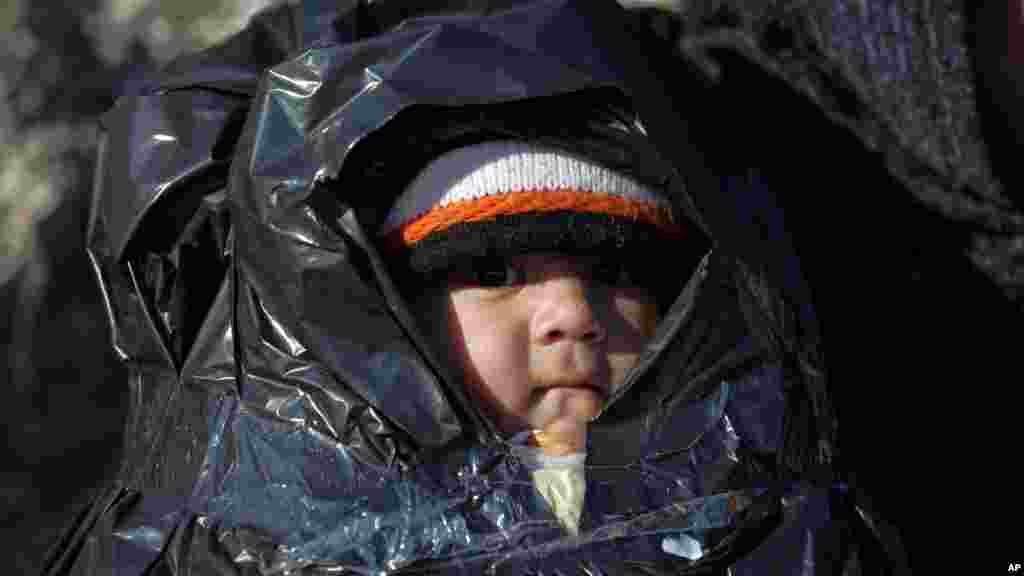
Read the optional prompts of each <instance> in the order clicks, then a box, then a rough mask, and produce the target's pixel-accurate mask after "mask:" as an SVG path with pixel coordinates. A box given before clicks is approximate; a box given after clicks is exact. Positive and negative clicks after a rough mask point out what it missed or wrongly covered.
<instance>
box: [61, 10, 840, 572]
mask: <svg viewBox="0 0 1024 576" xmlns="http://www.w3.org/2000/svg"><path fill="white" fill-rule="evenodd" d="M509 4H517V3H509ZM329 5H330V6H329ZM464 8H465V10H463V11H461V12H460V13H448V14H443V13H440V11H439V13H438V14H434V15H429V16H423V17H421V18H418V19H412V20H406V19H404V18H403V17H399V16H404V15H403V14H399V15H396V14H394V13H392V12H391V11H396V12H401V11H400V10H398V9H397V8H395V6H393V5H389V4H388V3H383V4H381V3H338V6H334V5H333V4H332V3H328V2H307V3H306V4H304V5H303V6H302V7H284V8H281V9H279V10H278V11H277V12H274V13H271V14H268V15H264V16H263V17H261V18H258V19H257V20H255V21H254V22H253V24H252V25H251V26H250V28H249V30H248V31H247V34H248V35H249V36H247V37H246V36H243V39H239V40H236V41H234V43H233V44H230V45H229V46H228V48H224V49H222V51H221V52H217V51H216V50H215V51H211V52H209V53H206V54H203V55H200V56H197V57H195V59H194V60H193V61H188V60H186V61H184V62H180V63H178V64H176V65H175V67H173V68H172V69H171V70H170V71H169V72H168V74H167V77H166V78H165V80H164V83H163V84H162V85H161V84H157V85H156V86H154V87H153V88H152V89H151V90H150V91H148V92H147V93H145V94H141V95H138V96H135V97H127V98H124V99H122V100H121V101H120V102H119V103H118V105H117V107H116V108H115V109H114V110H112V111H111V112H110V113H109V114H108V115H107V116H106V117H105V119H104V126H105V129H106V131H107V134H108V136H107V140H106V144H105V146H104V149H103V150H102V151H101V160H102V163H101V168H100V171H99V177H98V181H97V188H96V198H95V209H94V212H93V221H92V223H91V227H90V236H89V246H90V256H91V258H92V259H93V263H94V267H95V270H96V274H97V276H98V278H99V281H100V285H101V288H102V290H103V293H104V296H105V299H106V302H107V305H108V309H109V312H110V319H111V327H112V330H113V333H114V341H115V345H116V347H117V350H118V352H119V353H120V355H121V356H122V358H123V359H124V360H125V362H126V363H128V364H129V365H130V366H131V367H132V369H133V374H134V375H133V378H132V380H131V382H130V386H131V389H132V393H133V404H134V412H133V414H132V415H131V418H130V421H129V427H128V429H127V431H126V458H125V462H124V465H123V467H122V471H121V474H120V475H119V479H118V484H117V485H116V486H114V487H112V488H111V490H110V491H108V493H107V494H106V496H105V498H100V499H98V500H97V503H96V504H95V505H94V508H93V509H92V510H91V511H90V512H89V513H88V514H87V515H86V516H85V517H83V519H82V521H81V523H80V524H79V527H78V528H77V530H78V534H79V537H78V539H77V540H76V541H77V544H76V545H74V546H72V547H69V548H68V549H67V550H66V551H65V552H64V554H63V555H60V556H58V558H57V560H55V561H54V562H53V563H52V564H51V567H52V571H53V572H54V573H62V572H65V571H68V572H72V573H96V574H99V573H109V572H110V571H113V573H118V574H140V573H162V574H174V575H185V574H207V573H209V574H236V573H259V574H264V575H269V574H281V575H284V574H297V573H310V574H321V573H322V574H336V573H338V574H340V573H355V574H380V573H390V572H394V573H465V574H589V575H597V574H634V573H643V574H679V573H687V572H688V571H692V572H693V573H704V572H702V571H705V570H717V571H722V570H724V569H725V567H727V566H732V570H733V573H734V574H746V573H751V572H756V571H757V570H759V569H761V568H763V567H764V566H766V565H771V566H775V565H776V563H777V562H780V561H785V562H789V563H790V564H788V565H789V566H792V567H793V570H796V572H792V573H801V574H803V573H807V574H810V573H812V572H805V571H803V568H800V566H805V565H806V562H805V561H804V560H805V559H804V554H805V553H813V539H811V538H812V537H811V536H810V535H813V534H814V533H815V530H819V529H821V528H822V527H823V526H824V525H825V524H827V523H828V522H829V521H830V519H831V518H832V517H833V516H835V517H842V518H852V517H853V516H852V514H853V512H852V510H847V509H845V508H843V509H838V510H832V509H831V508H830V506H831V504H830V503H831V502H834V501H835V497H834V496H833V492H835V491H836V490H838V488H836V487H835V486H833V485H832V484H831V483H830V476H829V475H828V473H827V470H828V467H829V465H830V460H829V455H830V454H831V449H832V442H833V439H832V437H831V434H832V432H831V426H832V423H831V420H830V415H829V414H830V413H829V408H828V395H827V391H826V389H825V387H824V384H823V382H822V380H821V378H822V376H821V374H822V372H821V370H820V366H819V365H818V363H820V358H819V356H818V355H817V352H816V348H815V346H816V345H817V343H816V342H814V340H813V339H814V338H815V335H816V331H815V328H814V326H813V325H812V324H811V323H812V322H813V311H811V312H808V311H807V309H806V308H801V309H800V310H799V312H798V311H795V310H794V309H792V308H791V307H789V305H788V304H787V303H786V301H785V300H784V299H782V298H781V297H780V296H779V291H778V289H773V288H770V287H769V285H768V284H767V283H766V282H765V279H764V278H760V277H759V275H758V274H757V273H756V272H755V271H753V269H752V268H750V267H747V266H745V265H744V264H741V263H740V262H739V261H738V260H737V257H736V255H734V254H729V252H728V251H724V252H723V251H718V250H716V251H713V252H711V253H709V254H708V255H707V256H706V257H705V258H704V260H703V261H702V262H701V264H700V265H699V266H698V267H697V268H696V269H695V270H694V271H693V272H692V274H690V273H687V274H686V276H687V277H688V278H689V280H688V281H687V282H686V283H685V286H683V287H682V289H681V291H680V293H679V296H678V297H677V298H676V300H675V304H674V305H673V306H672V308H671V309H670V310H669V311H668V313H667V315H666V316H665V318H664V319H663V322H662V325H661V327H660V328H659V331H658V333H657V335H656V336H655V338H654V339H653V341H652V342H651V345H650V347H649V349H648V351H647V353H646V354H645V356H644V357H643V358H642V360H641V362H640V364H639V365H638V366H637V368H636V369H635V370H634V372H633V374H632V375H631V376H630V378H629V379H628V380H627V383H626V385H625V386H623V387H622V389H621V390H619V392H618V393H617V394H616V395H615V396H614V397H613V398H612V399H611V401H610V403H609V405H608V406H607V408H606V410H605V412H604V413H603V414H602V415H601V417H600V418H599V419H598V420H597V421H595V422H594V424H593V428H592V430H591V433H590V440H589V442H590V445H589V446H588V448H587V453H588V460H587V464H586V473H585V476H586V482H587V485H586V501H585V505H584V510H583V515H582V519H581V523H580V531H579V534H578V535H574V534H571V533H568V532H567V531H566V530H565V529H564V528H563V527H562V526H561V525H560V524H559V522H558V520H557V519H556V517H555V516H554V514H553V513H552V512H551V510H549V509H548V507H547V505H546V503H545V501H544V500H543V498H541V497H540V495H539V494H538V493H537V492H536V490H535V489H534V486H533V484H532V482H531V481H530V477H529V471H528V470H527V468H526V467H524V466H523V465H522V463H521V462H520V461H518V459H517V458H516V457H515V456H514V451H513V450H512V449H511V447H510V445H509V444H508V442H507V441H506V440H505V439H502V438H500V437H499V436H498V435H497V434H495V433H494V431H493V429H492V428H491V426H490V424H489V423H488V422H487V421H486V418H484V417H483V416H481V414H480V413H479V411H478V410H477V408H476V407H474V406H472V405H470V404H469V403H468V402H467V401H466V399H465V397H464V395H463V393H462V392H461V388H460V386H459V384H458V381H457V380H456V379H455V378H454V377H453V375H452V373H451V371H450V369H449V368H448V367H447V366H444V365H442V364H441V363H440V362H439V361H438V360H437V359H436V358H435V357H434V356H433V355H432V353H431V352H430V348H429V346H428V344H427V343H426V342H425V340H424V337H423V335H422V333H421V332H422V331H421V330H420V329H419V327H418V326H417V323H416V321H415V320H414V315H413V314H412V313H411V311H410V310H409V304H408V302H407V301H406V300H405V299H404V298H403V294H405V293H407V291H408V290H409V287H408V286H397V285H396V284H395V282H396V279H395V278H392V277H391V275H389V273H388V265H387V263H386V262H384V261H383V260H382V259H381V256H380V254H379V253H378V251H377V250H376V248H375V247H374V243H373V240H372V238H373V230H374V229H375V225H376V222H374V221H373V214H375V212H374V207H377V206H379V205H380V204H382V203H383V204H386V202H387V200H388V195H389V194H391V195H393V194H395V193H397V190H388V189H379V188H376V187H369V186H365V185H363V186H361V185H360V184H365V181H362V180H359V179H358V178H349V177H347V176H346V174H348V173H349V172H347V170H349V168H350V166H349V164H347V162H349V161H350V160H351V159H352V158H357V159H359V160H360V162H362V161H363V160H365V156H358V155H357V153H356V152H355V151H356V150H358V149H359V146H360V144H361V143H362V142H364V141H366V140H368V139H369V138H371V137H373V135H374V134H379V133H381V131H382V130H385V129H386V128H387V127H388V126H391V125H400V124H397V123H399V122H402V121H403V120H402V119H403V118H406V117H408V115H409V114H410V112H409V111H410V110H413V109H417V107H418V109H420V110H422V109H423V107H432V108H430V109H431V110H434V111H435V112H436V113H438V114H444V113H445V112H444V111H445V110H449V111H451V110H458V109H468V108H467V107H473V106H484V107H487V106H496V107H501V106H506V105H508V104H509V103H511V102H516V101H521V100H524V99H544V98H554V97H558V96H565V95H571V94H574V93H580V92H581V91H583V92H586V91H591V90H598V89H603V90H612V91H615V92H616V93H617V94H620V95H621V96H623V97H627V98H628V99H629V100H630V101H631V102H632V106H633V108H634V109H635V110H637V111H638V112H639V114H638V117H637V118H636V122H635V124H634V125H633V126H632V127H628V128H624V129H623V131H624V132H628V133H631V134H641V135H644V136H645V138H649V139H650V141H651V142H652V145H653V146H654V147H655V149H657V150H658V151H660V157H661V158H662V159H663V160H664V163H665V164H666V165H668V166H670V167H671V168H670V169H668V170H667V171H665V172H664V173H663V175H665V177H666V182H667V186H668V188H669V191H670V194H673V195H674V196H673V200H674V202H675V203H676V204H677V207H678V209H679V210H680V211H681V212H682V213H684V214H686V215H687V216H688V217H689V218H690V220H691V221H692V230H693V235H692V239H693V242H694V243H696V244H698V245H701V246H704V247H705V248H706V247H707V246H708V245H704V244H701V243H703V242H705V241H706V237H707V236H708V235H710V236H711V237H716V229H715V226H714V225H709V224H706V223H705V221H704V214H702V213H701V211H700V210H698V209H697V208H696V207H695V204H694V202H693V199H692V198H691V195H690V193H689V192H690V191H695V190H699V189H700V187H702V186H703V187H705V188H706V187H707V186H709V185H711V184H709V183H715V185H716V186H717V182H718V181H717V180H715V179H714V178H713V177H712V176H711V174H709V173H702V168H701V166H702V163H701V161H700V157H701V156H700V152H699V151H698V148H699V147H698V146H696V145H695V144H694V143H693V142H690V140H689V139H687V138H685V137H683V138H681V137H680V135H681V134H682V135H685V134H687V130H688V127H687V124H686V122H685V121H684V120H683V119H681V118H680V116H679V115H677V114H675V113H674V112H673V110H674V109H673V107H672V101H671V100H670V99H669V97H668V96H667V95H666V94H665V93H664V91H663V90H661V89H660V88H659V79H658V76H657V72H656V70H655V68H654V65H653V64H651V63H650V62H648V61H647V60H644V59H643V57H642V56H638V54H641V53H642V51H638V52H634V51H628V50H618V49H617V47H619V46H622V45H623V43H630V42H633V43H636V45H637V46H640V47H643V46H646V44H644V43H643V42H641V41H640V40H637V37H636V36H635V33H636V32H637V30H636V29H634V28H630V27H629V26H627V27H626V28H623V27H622V26H621V24H622V22H623V21H625V20H626V13H625V11H624V10H622V9H621V8H620V7H619V6H618V5H616V4H614V3H612V2H596V1H595V2H571V1H565V0H558V1H544V2H534V3H521V4H517V5H515V6H512V7H510V8H507V9H496V10H491V11H488V10H482V9H481V8H480V7H474V6H467V7H464ZM400 22H403V23H401V24H399V23H400ZM631 33H632V34H634V36H631ZM244 38H249V40H244ZM259 38H273V39H275V43H270V44H269V45H268V46H269V47H266V46H265V47H264V50H265V51H264V52H261V53H260V54H259V55H257V54H256V52H255V49H254V48H253V46H256V45H257V44H259V42H258V39H259ZM247 47H248V48H247ZM285 47H287V48H285ZM278 48H279V49H280V54H278V56H280V59H279V61H273V60H274V59H275V55H274V50H276V49H278ZM246 50H251V52H248V54H250V55H251V56H252V58H251V59H250V60H245V59H244V58H241V59H239V57H238V55H239V54H243V55H245V54H247V52H246ZM268 51H269V53H268ZM284 54H287V56H284ZM261 58H263V59H266V60H269V62H266V70H265V72H264V73H262V75H261V76H259V81H258V84H255V81H256V79H255V76H254V75H253V74H252V73H251V70H252V67H253V66H255V65H256V63H258V62H260V61H261V60H260V59H261ZM690 64H691V66H690V67H688V68H686V70H687V74H690V75H692V76H693V79H692V84H693V87H694V90H696V89H697V87H699V86H701V85H702V83H704V82H708V81H709V78H707V77H701V74H700V73H699V72H698V71H697V70H698V69H699V67H698V66H696V65H693V63H690ZM652 70H654V71H653V72H652ZM463 121H465V120H464V119H463ZM470 123H471V122H470ZM446 137H447V136H446ZM567 140H568V141H572V140H573V137H572V135H570V136H569V137H568V139H567ZM375 150H377V151H378V152H379V150H380V149H379V148H376V149H375ZM407 153H410V152H409V151H408V150H404V151H403V150H400V149H399V150H396V151H395V155H396V156H395V158H392V159H390V161H391V163H392V165H396V164H397V165H402V164H403V162H405V160H404V159H403V157H402V155H403V154H407ZM351 161H352V162H355V160H351ZM609 161H610V162H612V161H614V159H613V158H609ZM408 162H409V163H411V162H412V161H408ZM651 170H652V171H654V172H657V170H658V167H657V166H655V167H653V168H651ZM705 193H708V192H707V191H705ZM698 195H699V194H698ZM378 212H379V210H378ZM711 221H712V222H714V219H712V220H711ZM726 245H728V244H726ZM683 252H685V250H676V248H675V247H667V251H666V254H668V255H670V256H668V260H667V261H666V266H672V265H673V264H674V265H675V266H679V267H683V266H686V267H689V266H691V265H692V262H690V261H686V260H683V259H682V258H681V257H680V256H679V254H681V253H683ZM672 254H676V258H677V260H675V261H674V262H673V261H672V260H671V258H672V256H671V255H672ZM796 334H800V337H802V338H804V340H800V338H798V337H797V336H796ZM815 423H817V425H818V426H817V428H816V427H815ZM815 431H816V432H815ZM823 471H825V472H823ZM800 474H806V477H807V478H812V477H813V481H811V480H806V479H801V477H800ZM844 514H847V515H848V516H843V515H844ZM843 521H846V520H843ZM775 534H781V536H769V535H775ZM787 534H788V536H787ZM794 538H795V540H794ZM762 544H763V545H762ZM776 548H778V551H777V552H773V550H775V549H776ZM755 549H757V550H758V552H757V554H760V556H758V555H757V554H755V555H752V556H751V555H749V554H750V553H751V552H752V551H754V550H755ZM780 558H781V559H782V560H780ZM841 561H842V562H844V563H845V564H846V568H847V569H848V571H850V572H851V573H852V571H853V570H855V569H856V559H851V558H850V557H849V555H848V556H847V557H846V558H845V559H841ZM812 565H813V563H812ZM851 567H852V568H851ZM813 573H818V572H813Z"/></svg>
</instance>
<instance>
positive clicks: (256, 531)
mask: <svg viewBox="0 0 1024 576" xmlns="http://www.w3.org/2000/svg"><path fill="white" fill-rule="evenodd" d="M778 384H779V381H778V378H777V370H768V371H765V372H763V373H762V374H761V375H760V376H758V377H754V378H753V379H752V380H750V381H747V382H744V383H742V385H743V387H744V389H745V392H743V394H746V396H748V397H747V398H744V397H742V396H739V395H737V393H736V392H735V390H736V389H737V386H736V384H731V383H728V382H724V383H723V384H722V385H721V386H720V388H719V390H718V392H717V393H716V394H714V395H713V396H712V397H710V398H708V399H707V400H706V401H704V402H702V403H698V404H695V405H693V406H691V407H690V408H689V409H688V410H687V411H685V413H684V414H682V415H680V416H679V417H677V418H676V419H674V420H675V421H674V427H673V429H672V432H673V435H676V434H679V435H686V436H694V435H696V441H695V446H694V449H693V450H692V452H691V455H690V458H688V459H686V460H684V461H683V463H682V464H681V465H680V466H679V467H678V468H673V467H670V466H663V465H659V464H657V463H655V462H652V461H645V462H639V463H637V466H636V467H637V468H638V469H640V470H642V472H641V473H638V474H636V478H635V482H636V483H635V484H634V489H636V490H646V491H647V492H648V494H649V498H650V501H651V503H652V504H653V506H652V508H651V509H650V510H648V511H645V512H642V513H637V514H634V515H614V516H607V517H599V516H596V514H597V513H596V512H595V510H596V509H598V508H599V506H596V505H595V501H596V502H600V500H601V490H602V488H601V486H599V485H594V486H591V487H590V488H589V489H588V505H587V507H588V511H587V514H590V517H588V519H587V520H586V521H585V524H584V526H585V527H588V526H589V528H590V529H589V530H585V531H584V532H583V533H582V534H581V535H580V536H578V537H569V536H566V535H565V533H564V531H563V530H562V528H561V527H560V526H559V525H558V523H557V521H556V520H555V519H554V517H553V516H552V514H551V513H550V512H549V511H547V510H546V509H545V508H544V504H543V502H542V501H541V499H540V498H539V496H538V495H537V494H536V493H535V492H534V489H533V486H532V484H531V483H530V481H529V479H528V477H527V476H525V475H524V474H523V473H522V466H520V465H519V464H518V463H517V462H515V461H514V459H509V458H507V455H506V454H503V453H501V452H495V451H493V450H488V449H486V448H484V447H481V446H476V447H474V448H471V449H468V450H467V451H465V452H463V453H462V454H461V455H460V458H459V459H460V460H461V462H460V463H459V464H458V465H457V466H456V467H455V468H450V467H449V466H451V465H452V464H453V463H454V462H453V461H452V460H451V459H449V460H448V461H447V465H446V466H444V467H442V468H440V469H438V468H437V467H436V466H435V465H433V464H428V465H426V466H424V467H423V469H421V470H419V471H418V472H417V473H416V474H414V475H412V476H409V475H401V474H398V473H396V472H395V471H394V470H391V469H386V468H381V467H375V466H371V465H367V464H366V463H361V462H359V461H358V460H357V459H356V458H354V457H353V455H352V454H351V453H349V451H348V450H346V449H345V448H344V447H343V446H340V445H338V444H336V443H334V442H330V441H328V440H326V439H325V438H323V437H322V436H321V435H319V434H318V433H317V432H316V431H315V430H313V429H311V428H310V427H308V426H303V425H295V424H291V425H288V424H281V423H276V422H271V421H268V420H267V419H265V418H263V417H261V416H258V415H255V414H250V413H246V410H244V409H243V408H240V407H239V405H238V404H237V403H236V402H234V401H231V400H224V401H222V405H221V410H220V412H219V413H218V414H217V415H216V417H215V418H214V422H212V425H213V428H214V430H215V432H214V434H213V435H212V437H211V442H210V447H209V450H208V453H207V459H208V460H209V463H210V469H209V470H208V473H206V474H204V476H203V477H202V479H201V480H200V483H199V485H198V486H197V493H196V496H197V497H196V498H194V499H193V502H192V505H193V506H195V507H197V508H199V509H197V510H193V512H197V513H199V514H198V519H197V520H192V521H196V522H200V523H201V524H202V525H204V526H209V527H214V530H215V531H216V533H217V534H218V536H217V540H218V541H219V543H220V545H221V546H222V547H223V551H222V553H225V554H228V555H229V556H230V557H231V558H232V559H233V561H235V562H236V563H238V564H240V565H252V566H255V567H257V568H258V570H259V572H260V573H261V574H288V573H292V572H291V571H294V570H298V569H302V568H318V567H319V568H323V569H328V568H333V569H338V568H339V567H341V566H344V567H346V568H347V569H349V570H352V571H353V572H354V573H366V574H371V573H379V572H380V571H393V570H399V569H407V570H409V571H410V573H415V572H417V571H427V572H433V571H438V570H443V571H444V572H445V573H449V572H451V573H457V572H458V571H460V570H464V571H467V573H480V572H482V571H483V570H484V569H485V568H486V569H491V570H497V573H521V571H522V570H527V569H529V568H531V567H533V568H536V567H537V566H543V567H545V569H553V567H555V566H565V567H566V568H567V569H568V568H572V567H578V566H581V565H587V564H588V563H589V564H591V565H595V566H599V565H602V564H607V563H614V562H619V561H621V558H622V554H623V550H622V548H621V546H622V544H621V543H622V542H626V541H634V540H637V539H642V540H647V541H648V544H647V545H648V547H649V549H650V550H652V551H656V552H658V555H659V556H662V557H664V558H665V561H678V562H681V564H680V565H681V566H685V565H686V563H685V562H684V558H683V557H680V556H677V555H673V554H667V553H664V552H663V551H662V550H660V549H664V548H665V547H666V542H673V541H677V540H678V539H680V538H682V537H684V536H685V537H686V538H688V539H690V540H692V541H703V540H704V536H705V534H707V533H708V532H709V531H712V530H715V529H722V528H729V527H733V526H734V525H735V524H736V522H737V519H738V518H739V517H740V516H741V515H742V513H743V512H744V511H745V510H746V509H747V508H748V507H749V506H750V504H751V502H752V501H753V500H754V499H755V498H757V497H758V496H761V495H763V494H764V493H765V492H766V487H764V486H762V487H760V488H751V489H746V490H729V491H721V492H709V493H707V494H706V495H701V494H702V492H703V490H702V488H703V487H702V486H701V482H702V480H701V479H702V471H703V470H704V469H706V468H708V467H713V466H716V465H717V466H721V465H722V464H723V463H735V462H736V448H737V446H738V443H739V441H740V439H739V436H738V435H737V432H736V429H737V428H740V429H744V426H745V424H746V423H747V422H748V421H749V422H751V423H752V424H753V426H755V427H760V426H761V423H763V422H766V421H771V420H773V418H770V416H776V418H774V420H777V419H778V418H777V417H778V416H779V414H778V413H777V412H776V413H775V414H758V415H756V417H755V418H752V419H750V418H749V416H751V415H750V414H748V413H745V411H749V410H750V408H751V405H752V403H751V402H750V400H751V399H752V398H750V397H749V396H750V395H751V394H754V395H757V396H764V397H765V398H768V399H769V401H768V402H767V403H763V404H762V406H763V407H767V408H768V409H771V408H770V407H771V404H772V403H771V401H770V398H776V399H777V400H778V404H777V405H776V408H777V407H778V406H779V405H781V401H782V397H781V390H780V389H779V388H778ZM730 412H731V413H733V418H732V419H730V417H729V413H730ZM766 416H769V418H766ZM731 420H735V421H736V424H737V425H734V424H733V423H732V421H731ZM755 422H756V424H754V423H755ZM750 431H751V433H752V434H755V435H757V434H760V435H761V438H762V439H764V440H768V441H772V440H771V438H770V437H769V436H773V435H777V434H772V433H771V432H768V436H765V435H764V434H765V432H766V431H765V430H763V429H756V430H755V429H754V428H751V429H750ZM452 470H455V474H454V475H452V474H450V472H451V471H452ZM452 479H454V480H455V482H454V483H453V482H452ZM180 519H181V516H180V514H175V513H170V514H163V515H159V516H157V522H155V523H152V524H142V525H138V526H136V527H134V528H132V529H128V528H121V529H119V530H117V531H115V534H114V535H115V538H116V539H118V540H120V541H121V544H122V546H121V547H122V549H128V548H137V549H141V550H144V551H148V552H149V553H150V554H153V555H155V553H156V552H158V551H159V550H160V549H161V548H162V546H163V545H164V544H165V543H166V542H165V540H166V538H167V535H169V534H170V533H171V532H172V530H171V527H172V526H173V524H174V522H175V520H180ZM634 553H635V552H634ZM698 558H699V556H698ZM694 559H696V558H694ZM505 570H509V571H508V572H505Z"/></svg>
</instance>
